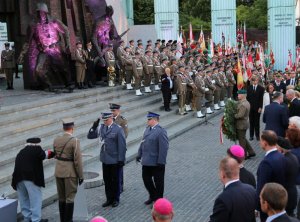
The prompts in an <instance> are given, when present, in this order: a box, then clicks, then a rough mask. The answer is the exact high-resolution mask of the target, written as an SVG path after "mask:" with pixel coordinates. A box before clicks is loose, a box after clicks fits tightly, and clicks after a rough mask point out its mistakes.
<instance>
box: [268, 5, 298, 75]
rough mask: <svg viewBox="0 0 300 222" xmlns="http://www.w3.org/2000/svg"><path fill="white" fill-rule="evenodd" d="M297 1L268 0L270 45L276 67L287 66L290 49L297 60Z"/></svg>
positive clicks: (282, 67) (293, 57)
mask: <svg viewBox="0 0 300 222" xmlns="http://www.w3.org/2000/svg"><path fill="white" fill-rule="evenodd" d="M295 3H296V1H295V0H276V1H273V0H268V47H269V49H270V48H272V50H273V52H274V56H275V65H274V67H275V69H281V70H284V69H285V68H286V66H287V62H288V51H289V50H291V52H292V55H293V56H292V59H293V62H295V53H296V50H295V49H296V20H295V6H296V5H295Z"/></svg>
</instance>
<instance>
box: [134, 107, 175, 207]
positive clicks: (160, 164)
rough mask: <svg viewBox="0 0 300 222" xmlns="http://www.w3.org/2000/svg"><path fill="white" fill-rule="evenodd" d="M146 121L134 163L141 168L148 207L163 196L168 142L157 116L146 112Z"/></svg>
mask: <svg viewBox="0 0 300 222" xmlns="http://www.w3.org/2000/svg"><path fill="white" fill-rule="evenodd" d="M147 119H148V121H147V124H148V126H147V128H146V129H145V131H144V135H143V139H142V141H141V144H140V147H139V151H138V155H137V157H136V161H138V162H141V163H142V166H143V168H142V171H143V173H142V174H143V181H144V185H145V187H146V189H147V191H148V193H149V199H148V200H147V201H145V204H146V205H149V204H151V203H152V202H154V201H156V200H157V199H159V198H162V197H163V195H164V177H165V165H166V159H167V153H168V149H169V140H168V135H167V132H166V130H165V129H163V128H162V127H161V126H160V125H159V114H156V113H153V112H148V115H147Z"/></svg>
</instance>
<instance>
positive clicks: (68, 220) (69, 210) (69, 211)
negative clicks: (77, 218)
mask: <svg viewBox="0 0 300 222" xmlns="http://www.w3.org/2000/svg"><path fill="white" fill-rule="evenodd" d="M73 211H74V203H66V207H65V220H64V222H73Z"/></svg>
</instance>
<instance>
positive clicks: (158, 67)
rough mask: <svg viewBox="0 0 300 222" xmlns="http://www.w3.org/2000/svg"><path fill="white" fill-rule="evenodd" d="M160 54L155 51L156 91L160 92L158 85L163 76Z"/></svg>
mask: <svg viewBox="0 0 300 222" xmlns="http://www.w3.org/2000/svg"><path fill="white" fill-rule="evenodd" d="M158 55H159V52H158V51H157V50H154V51H153V65H154V84H155V86H154V90H155V91H157V90H160V88H159V86H158V83H159V78H160V76H161V75H162V71H161V64H160V59H159V56H158Z"/></svg>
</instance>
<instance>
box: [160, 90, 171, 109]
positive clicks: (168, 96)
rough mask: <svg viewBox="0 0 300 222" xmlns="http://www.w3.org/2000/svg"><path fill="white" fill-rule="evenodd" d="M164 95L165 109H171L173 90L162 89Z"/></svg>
mask: <svg viewBox="0 0 300 222" xmlns="http://www.w3.org/2000/svg"><path fill="white" fill-rule="evenodd" d="M161 91H162V95H163V99H164V107H165V109H170V102H171V97H172V90H171V89H162V90H161Z"/></svg>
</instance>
